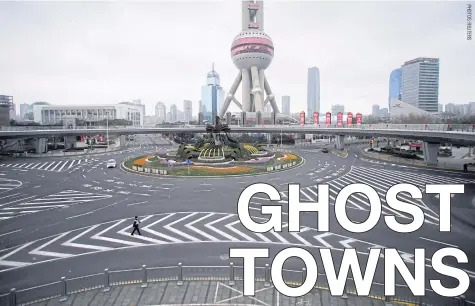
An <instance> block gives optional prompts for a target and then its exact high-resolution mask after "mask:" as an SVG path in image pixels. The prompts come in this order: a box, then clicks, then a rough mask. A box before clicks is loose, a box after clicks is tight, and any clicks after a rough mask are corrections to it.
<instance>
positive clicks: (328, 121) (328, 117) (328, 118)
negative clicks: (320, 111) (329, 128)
mask: <svg viewBox="0 0 475 306" xmlns="http://www.w3.org/2000/svg"><path fill="white" fill-rule="evenodd" d="M325 124H327V125H330V124H332V113H330V112H327V114H326V116H325Z"/></svg>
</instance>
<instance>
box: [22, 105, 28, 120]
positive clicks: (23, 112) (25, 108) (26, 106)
mask: <svg viewBox="0 0 475 306" xmlns="http://www.w3.org/2000/svg"><path fill="white" fill-rule="evenodd" d="M29 107H30V106H29V105H28V104H27V103H22V104H20V118H21V119H26V117H27V114H28V108H29Z"/></svg>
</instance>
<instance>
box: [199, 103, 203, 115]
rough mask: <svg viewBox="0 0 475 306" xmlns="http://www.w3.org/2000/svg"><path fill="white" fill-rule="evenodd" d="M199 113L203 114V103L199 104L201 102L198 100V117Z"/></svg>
mask: <svg viewBox="0 0 475 306" xmlns="http://www.w3.org/2000/svg"><path fill="white" fill-rule="evenodd" d="M201 112H203V102H201V100H199V101H198V115H199V113H201Z"/></svg>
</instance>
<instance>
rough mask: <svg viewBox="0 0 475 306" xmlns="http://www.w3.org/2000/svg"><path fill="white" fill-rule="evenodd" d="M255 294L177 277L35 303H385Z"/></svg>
mask: <svg viewBox="0 0 475 306" xmlns="http://www.w3.org/2000/svg"><path fill="white" fill-rule="evenodd" d="M255 289H256V295H255V296H254V297H253V298H250V297H243V294H242V292H243V285H242V282H237V283H236V284H235V285H234V286H229V285H228V283H227V282H224V281H223V282H219V281H185V282H184V283H183V285H182V286H178V285H177V282H176V281H167V282H158V283H151V284H148V286H147V287H146V288H141V285H140V284H135V285H126V286H117V287H111V289H110V291H108V292H103V290H102V289H96V290H90V291H85V292H80V293H75V294H72V295H70V296H68V299H67V300H66V301H64V302H60V301H59V298H54V299H51V300H49V301H43V302H39V303H35V304H32V305H38V306H54V305H58V306H60V305H61V306H65V305H71V306H85V305H89V306H96V305H97V306H102V305H104V306H115V305H123V306H125V305H127V306H132V305H133V306H139V305H149V306H150V305H203V306H204V305H209V306H217V305H223V304H226V305H235V306H238V305H239V306H250V305H260V306H290V305H292V306H293V305H295V306H327V305H328V306H384V305H385V302H383V301H382V300H381V299H376V298H366V297H357V296H354V295H348V299H343V298H341V297H332V296H331V295H330V293H329V291H327V290H320V289H314V290H312V291H311V292H310V293H309V294H307V295H306V296H303V297H300V298H289V297H286V296H283V295H281V294H280V293H278V292H277V290H275V289H274V288H273V287H264V283H263V282H256V287H255ZM392 305H414V306H415V304H411V303H407V302H392Z"/></svg>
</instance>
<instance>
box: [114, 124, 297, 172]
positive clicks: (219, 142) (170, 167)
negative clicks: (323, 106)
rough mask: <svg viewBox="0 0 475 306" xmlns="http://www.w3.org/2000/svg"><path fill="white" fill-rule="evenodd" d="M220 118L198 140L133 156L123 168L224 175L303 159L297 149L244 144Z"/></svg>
mask: <svg viewBox="0 0 475 306" xmlns="http://www.w3.org/2000/svg"><path fill="white" fill-rule="evenodd" d="M216 121H217V124H216V125H215V126H212V125H208V126H207V127H206V134H205V135H204V137H203V138H201V139H199V140H198V141H197V142H196V143H195V144H181V145H180V146H179V147H178V149H176V150H173V149H171V150H164V151H163V150H162V151H159V152H157V153H156V154H152V155H145V156H139V157H136V158H130V159H128V160H127V161H125V162H124V163H123V168H125V169H126V170H129V171H134V172H143V173H149V174H155V175H168V176H184V177H186V176H188V177H216V176H217V177H221V176H241V175H257V174H262V173H268V172H275V171H283V170H286V169H290V168H293V167H297V166H299V165H301V164H302V163H303V159H302V158H301V157H300V156H298V155H296V154H295V153H290V152H282V151H275V150H268V149H267V148H264V146H262V145H260V144H257V143H256V144H241V143H239V142H238V141H236V140H234V139H233V138H231V137H230V136H229V134H228V133H229V132H230V131H231V129H230V128H229V127H228V126H227V125H226V124H221V123H220V122H219V117H217V120H216Z"/></svg>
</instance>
